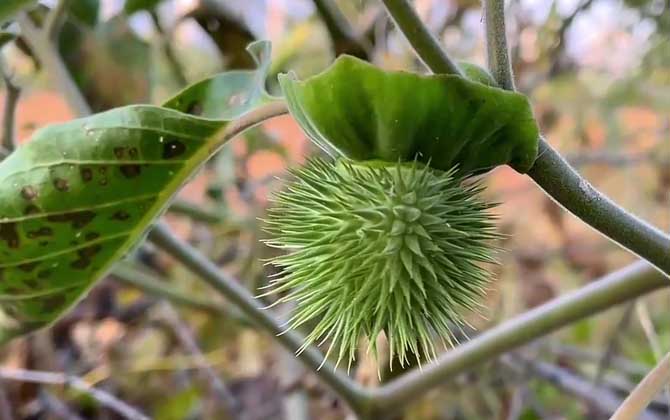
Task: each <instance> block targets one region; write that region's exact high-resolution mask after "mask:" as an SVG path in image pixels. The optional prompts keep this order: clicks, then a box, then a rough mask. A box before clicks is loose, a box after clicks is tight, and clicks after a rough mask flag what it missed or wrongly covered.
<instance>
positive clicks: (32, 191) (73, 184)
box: [0, 43, 272, 341]
mask: <svg viewBox="0 0 670 420" xmlns="http://www.w3.org/2000/svg"><path fill="white" fill-rule="evenodd" d="M250 51H251V52H252V53H253V54H254V55H255V57H257V58H258V59H262V58H267V57H268V56H269V44H267V43H256V44H254V45H252V46H250ZM266 69H267V64H265V63H262V65H261V66H260V67H259V69H258V70H256V71H252V70H249V71H247V72H245V73H243V74H241V73H239V72H235V73H232V74H231V73H222V74H220V75H218V76H216V77H214V78H212V79H210V80H209V81H206V82H201V83H207V84H208V86H210V87H211V88H212V89H215V88H222V87H225V89H226V92H227V95H228V96H226V95H218V96H217V97H218V98H220V99H221V100H223V101H224V102H226V103H227V102H229V101H228V99H230V98H233V97H244V98H245V100H244V101H243V104H242V103H238V102H237V100H236V101H234V102H235V106H233V107H231V108H230V109H228V108H219V111H221V114H220V115H217V114H216V113H215V112H212V111H211V110H210V109H208V106H209V105H210V102H207V101H204V102H202V105H201V107H203V108H202V112H203V114H206V115H208V116H210V117H212V118H202V117H197V116H192V115H188V114H186V113H184V112H181V111H179V110H178V109H170V107H173V106H174V105H175V104H177V103H181V101H182V96H177V97H176V98H174V99H173V100H172V101H170V104H171V105H170V107H157V106H151V105H135V106H128V107H123V108H117V109H113V110H111V111H107V112H104V113H101V114H97V115H94V116H91V117H88V118H83V119H78V120H74V121H71V122H68V123H64V124H58V125H52V126H49V127H46V128H44V129H42V130H40V131H38V132H37V133H36V134H35V136H34V138H33V139H32V141H30V142H29V143H28V144H26V145H25V146H22V147H20V148H19V149H18V150H16V151H15V152H14V153H13V154H12V155H11V156H10V157H9V158H7V159H6V160H5V161H3V162H2V163H1V164H0V198H1V199H0V258H1V259H0V308H1V309H2V313H1V315H0V341H3V340H7V339H9V338H11V337H14V336H16V335H19V334H24V333H27V332H30V331H32V330H35V329H37V328H40V327H42V326H45V325H47V324H49V323H50V322H52V321H54V320H55V319H56V318H57V317H58V316H59V315H60V314H62V313H63V312H64V311H65V310H67V309H68V308H69V307H71V306H72V305H73V304H75V302H76V301H77V300H78V299H79V298H80V297H81V296H82V295H83V294H84V293H85V292H86V291H87V290H88V289H89V288H90V287H91V286H92V284H93V283H94V282H95V281H96V280H97V279H99V278H100V277H101V276H103V275H104V274H105V273H106V272H107V270H108V269H109V268H110V266H111V265H112V264H113V263H114V262H115V261H116V260H117V259H119V258H121V257H122V256H123V255H124V254H126V253H127V252H128V251H129V250H130V248H131V247H132V246H133V245H135V244H136V243H137V242H138V241H139V240H140V239H141V238H142V237H143V235H144V234H145V232H146V231H147V229H148V227H149V226H150V224H151V222H152V221H153V220H155V219H156V217H158V216H159V215H160V214H161V212H162V211H163V210H164V209H165V207H166V206H167V204H168V203H169V200H170V199H171V198H172V197H173V195H174V194H175V193H176V192H177V190H179V188H180V187H181V186H182V185H183V184H184V182H186V180H187V179H188V178H189V177H191V176H193V174H194V172H195V171H196V170H197V169H198V168H199V167H200V166H201V165H202V164H203V162H205V161H206V160H207V159H208V158H209V156H210V155H211V154H212V153H214V152H215V151H216V150H217V149H218V148H219V146H221V136H220V135H218V134H219V133H220V130H221V129H222V128H223V127H224V126H225V125H226V122H227V121H229V120H231V119H234V118H237V117H239V116H241V115H242V114H244V113H246V112H248V111H250V110H252V109H254V108H256V107H258V106H259V105H261V104H264V103H267V102H268V101H270V100H272V98H271V97H269V96H268V95H267V94H266V93H265V91H264V90H263V89H262V88H259V86H258V84H259V83H261V86H262V82H263V79H264V77H263V76H264V74H265V71H266ZM199 92H200V93H201V94H203V97H206V96H207V94H209V92H207V91H206V90H202V91H199ZM183 95H184V96H183V99H184V101H183V102H184V103H186V101H188V102H189V103H192V102H193V101H197V98H196V97H195V96H194V95H193V92H192V91H191V90H188V89H187V90H186V91H185V92H184V93H183ZM177 108H178V107H177ZM214 117H216V118H214Z"/></svg>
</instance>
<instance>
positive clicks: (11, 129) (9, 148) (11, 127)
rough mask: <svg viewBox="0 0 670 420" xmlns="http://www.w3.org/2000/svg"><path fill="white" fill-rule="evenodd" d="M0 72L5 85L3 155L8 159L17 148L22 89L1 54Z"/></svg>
mask: <svg viewBox="0 0 670 420" xmlns="http://www.w3.org/2000/svg"><path fill="white" fill-rule="evenodd" d="M0 72H1V73H2V80H3V82H4V83H5V106H4V111H3V114H2V144H1V145H2V154H4V156H0V159H1V158H3V157H6V156H7V155H9V154H10V153H11V152H13V151H14V149H15V148H16V107H17V105H18V104H19V98H20V96H21V89H20V88H19V86H18V85H16V84H14V81H13V80H12V74H11V70H9V68H8V66H7V63H5V60H4V57H2V55H1V53H0Z"/></svg>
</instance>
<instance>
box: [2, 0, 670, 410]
mask: <svg viewBox="0 0 670 420" xmlns="http://www.w3.org/2000/svg"><path fill="white" fill-rule="evenodd" d="M415 6H416V7H417V9H418V11H419V13H420V14H421V16H422V17H423V19H424V20H425V22H426V23H427V24H428V26H429V27H430V28H431V30H432V31H434V33H436V34H437V35H438V36H439V38H440V39H441V40H442V41H443V43H444V45H445V46H446V47H447V49H448V50H449V51H451V52H453V55H454V56H456V58H458V59H460V60H466V61H471V62H474V63H478V64H481V65H483V64H485V63H484V61H485V60H484V56H485V52H484V48H483V36H482V30H483V29H482V25H481V9H480V5H479V2H477V1H475V0H445V1H443V0H416V1H415ZM51 7H54V2H49V1H44V2H42V3H41V5H40V6H39V7H38V8H37V9H35V10H33V11H32V12H31V17H32V19H34V20H35V21H40V20H41V19H43V17H44V16H45V12H46V11H47V9H48V8H51ZM507 9H508V22H509V23H508V25H509V26H508V32H509V34H508V35H509V39H510V42H511V48H512V59H513V66H514V69H515V72H516V78H517V83H518V88H519V89H520V90H521V91H522V92H524V93H525V94H527V95H528V96H529V97H530V98H531V100H532V102H533V105H534V109H535V113H536V116H537V118H538V120H539V122H540V124H541V127H542V130H543V132H544V133H545V135H546V136H547V138H548V139H549V141H550V142H551V143H552V144H554V145H555V146H556V147H557V148H558V149H559V150H560V151H561V152H562V153H564V154H565V155H566V156H567V157H568V158H569V159H570V160H571V162H572V163H573V164H574V165H576V166H577V167H578V168H579V170H580V171H581V172H582V173H583V174H584V175H585V176H586V177H587V178H588V179H589V180H590V181H591V182H593V184H594V185H595V186H596V187H598V188H599V189H601V190H602V191H604V192H605V193H607V194H608V195H610V196H611V197H612V198H613V199H614V200H615V201H617V202H618V203H620V204H621V205H623V206H624V207H625V208H627V209H628V210H630V211H632V212H633V213H635V214H637V215H639V216H640V217H643V218H645V219H646V220H649V221H650V222H651V223H653V224H655V225H656V226H659V227H661V228H663V229H665V230H667V229H670V2H669V1H668V0H510V1H508V2H507ZM2 33H3V34H4V35H2V36H0V42H2V44H3V45H4V47H2V48H3V49H2V56H3V62H4V64H5V66H4V67H5V70H6V71H7V72H8V73H10V74H11V76H12V80H14V83H15V84H17V85H19V86H20V87H21V89H22V96H21V101H20V102H19V105H18V114H17V124H18V125H17V129H18V131H19V136H20V138H21V140H22V141H26V140H28V139H29V137H30V134H31V133H32V132H33V131H34V130H35V129H36V128H39V127H41V126H44V125H46V124H48V123H52V122H57V121H65V120H68V119H71V118H72V116H73V112H72V110H70V109H68V107H67V105H66V104H65V101H64V99H63V97H62V94H61V93H60V92H59V91H58V89H57V86H53V85H50V83H49V80H48V79H49V78H48V75H47V74H45V72H44V71H41V69H42V66H41V64H40V62H39V60H37V59H36V58H35V57H34V56H33V55H32V52H31V51H30V48H29V47H28V44H27V43H26V42H25V41H24V40H23V39H22V38H21V36H20V34H19V31H18V30H17V28H16V27H15V26H13V25H5V26H4V28H3V31H2ZM17 35H18V38H15V37H16V36H17ZM256 39H270V40H272V42H273V48H274V51H273V64H272V75H273V77H271V78H270V79H269V80H268V82H267V83H268V87H269V89H270V90H271V91H274V92H275V93H276V92H277V83H276V78H275V77H274V76H275V75H276V74H277V73H279V72H283V71H288V70H294V71H295V72H297V73H298V75H300V76H301V77H305V76H308V75H311V74H315V73H317V72H319V71H321V70H322V69H324V68H325V67H326V66H327V65H328V64H329V63H330V62H331V61H332V60H333V59H334V57H336V56H337V55H339V54H343V53H347V54H352V55H356V56H358V57H362V58H364V59H367V60H369V61H371V62H373V63H375V64H377V65H379V66H382V67H385V68H390V69H408V70H414V71H420V72H421V71H424V69H423V68H422V66H421V64H420V63H419V62H418V61H417V60H416V58H415V57H414V55H413V53H412V51H411V50H410V49H409V48H408V45H407V43H406V42H405V40H404V38H403V37H402V35H401V34H399V33H398V32H397V31H395V30H394V28H393V24H392V22H390V21H389V19H388V17H387V16H386V15H385V14H384V13H383V10H382V8H381V5H380V4H379V2H377V1H374V0H339V1H334V0H314V1H311V0H247V1H244V2H242V1H236V0H163V1H161V0H126V1H125V2H124V1H123V0H73V1H70V3H69V6H68V9H67V13H66V21H65V24H64V26H63V30H62V32H61V34H60V36H59V39H58V48H59V50H60V53H61V54H62V56H63V59H64V60H65V62H66V65H67V67H68V69H69V70H70V71H71V72H72V74H73V76H74V78H75V80H76V83H77V84H78V85H79V86H80V88H81V89H82V91H83V92H84V94H85V97H86V99H87V100H88V101H89V102H90V104H91V106H92V108H93V109H94V110H96V111H102V110H105V109H109V108H111V107H116V106H121V105H125V104H132V103H147V102H149V103H156V104H157V103H161V102H162V101H163V100H164V99H166V98H167V97H169V96H170V95H171V94H173V93H174V92H176V91H177V90H179V89H180V88H182V87H183V86H185V85H186V84H188V83H193V82H195V81H197V80H199V79H201V78H203V77H205V76H207V75H210V74H212V73H215V72H219V71H224V70H229V69H241V68H250V67H252V66H253V62H251V61H250V59H249V56H248V55H247V53H246V52H245V50H244V48H245V46H246V45H247V44H248V43H249V42H251V41H253V40H256ZM315 152H316V151H315V149H314V147H312V146H311V145H310V144H308V143H307V141H306V140H305V138H304V136H303V134H302V133H301V132H300V130H299V129H298V128H297V126H296V125H295V124H294V123H293V122H292V120H291V119H290V117H282V118H278V119H275V120H272V121H269V122H267V123H265V124H263V125H262V126H261V127H259V128H256V129H253V130H250V131H248V132H247V133H246V134H245V135H244V138H240V139H238V140H236V141H234V142H232V143H230V144H228V145H227V146H226V147H225V148H224V149H223V150H222V151H221V153H219V154H218V155H217V156H216V157H215V158H214V159H213V160H212V161H211V162H210V163H209V164H208V166H207V167H206V168H205V169H204V170H203V172H202V173H201V174H199V175H198V176H197V177H195V178H194V179H193V180H192V181H191V182H190V184H189V185H188V186H187V187H186V188H185V189H184V191H183V192H182V193H181V195H180V197H179V199H178V200H177V201H176V202H175V203H174V205H173V206H172V208H171V209H170V212H169V213H168V214H167V216H166V217H167V220H168V221H169V223H170V224H171V225H172V227H173V228H174V229H175V230H176V231H177V232H178V233H179V235H180V236H182V237H184V238H187V239H189V240H190V241H191V242H192V243H193V244H194V245H196V246H197V247H198V248H199V249H200V251H202V252H203V253H205V254H206V255H208V256H209V257H210V258H212V259H213V260H214V261H215V262H216V263H217V264H218V265H219V266H220V267H221V269H222V270H225V271H226V272H228V273H230V274H232V275H234V276H235V277H236V278H238V279H239V281H240V282H242V283H243V284H244V285H245V286H247V287H248V288H249V289H250V290H252V291H255V290H256V289H257V288H258V287H259V286H262V285H264V284H265V283H266V281H267V280H266V279H267V278H268V276H269V275H271V274H273V269H272V267H268V266H265V265H264V261H265V260H266V259H267V258H268V257H270V256H271V255H272V253H273V252H275V251H273V250H271V249H269V248H267V247H266V246H265V245H263V244H262V242H260V241H259V240H260V239H262V238H263V237H264V233H263V232H262V228H261V227H262V223H261V222H260V221H259V218H262V217H263V215H264V212H265V209H266V207H267V205H268V194H269V193H270V192H271V191H273V190H276V189H278V188H280V187H281V181H280V180H278V177H281V176H284V174H285V168H286V167H288V166H293V165H297V164H300V163H301V162H302V161H304V159H305V157H306V156H308V155H310V154H311V153H315ZM485 182H486V184H488V185H489V187H490V188H488V190H487V192H486V194H487V195H488V196H489V197H488V198H490V199H491V200H496V201H499V202H502V203H503V204H502V205H500V207H499V208H498V210H497V212H498V214H499V216H500V219H499V225H500V229H501V230H502V231H503V232H504V233H506V234H508V235H509V237H508V239H506V240H505V243H504V244H503V246H504V248H505V249H506V251H505V252H503V253H501V254H500V260H501V264H500V266H498V267H497V268H496V272H497V277H496V279H495V280H494V281H493V283H492V285H491V292H490V293H489V295H488V298H487V301H486V302H484V304H485V306H486V307H487V311H486V312H487V313H486V315H487V317H486V319H482V318H477V317H472V318H471V319H470V322H471V323H472V325H473V326H474V327H476V328H477V330H479V331H481V330H485V329H487V328H488V327H490V326H492V325H495V324H497V323H499V322H501V321H502V320H505V319H507V318H509V317H512V316H514V315H515V314H519V313H521V312H523V311H525V310H527V309H529V308H532V307H534V306H537V305H540V304H542V303H544V302H547V301H548V300H550V299H552V298H553V297H555V296H558V295H560V294H562V293H565V292H567V291H569V290H572V289H575V288H578V287H580V286H583V285H585V284H587V283H589V282H590V281H592V280H593V279H595V278H597V277H599V276H602V275H603V274H605V273H607V272H609V271H612V270H614V269H616V268H618V267H621V266H623V265H625V264H627V263H628V262H630V261H632V260H633V257H632V256H631V255H630V254H628V253H627V252H625V251H624V250H622V249H620V248H618V247H617V246H615V245H613V244H612V243H609V242H608V241H607V240H605V239H604V238H602V237H601V236H599V235H598V234H597V233H595V232H593V231H591V230H590V229H589V228H587V227H585V225H584V224H582V223H580V222H579V221H578V220H577V219H575V218H573V217H572V216H569V215H566V214H565V212H564V211H563V210H562V209H560V208H559V207H558V206H557V205H556V204H555V203H554V202H553V201H551V200H550V199H549V198H547V197H545V196H544V195H543V193H542V192H540V191H539V190H538V189H537V188H535V187H534V185H533V184H532V182H531V181H530V180H529V179H528V178H525V177H522V176H520V175H518V174H516V173H515V172H513V171H512V170H510V169H507V168H500V169H497V170H495V171H494V172H493V173H491V174H488V175H486V176H485ZM669 298H670V294H669V292H668V291H667V290H666V291H659V292H656V293H654V294H653V295H650V296H648V297H645V298H641V299H638V300H637V301H635V302H632V303H629V304H624V305H622V306H621V307H617V308H613V309H611V310H610V311H608V312H606V313H603V314H602V315H599V316H596V317H593V318H591V319H588V320H585V321H581V322H578V323H575V324H574V325H572V326H571V327H568V328H564V329H563V330H561V331H559V332H558V333H555V334H551V335H550V336H548V337H546V338H543V339H541V340H538V341H536V342H534V343H533V344H531V345H528V346H526V347H524V348H522V349H521V350H519V351H518V352H517V355H520V356H521V357H526V358H527V360H528V363H526V364H523V366H521V365H519V364H518V363H516V362H514V360H512V359H510V358H507V357H503V358H501V359H500V360H492V361H490V362H489V363H488V364H487V365H486V366H483V367H482V368H479V369H476V370H473V371H472V372H470V373H469V374H467V375H462V376H460V377H459V378H458V379H457V380H455V381H452V382H451V383H448V384H445V385H444V386H442V387H440V388H438V389H435V390H433V391H431V392H430V393H428V394H427V395H426V396H425V397H423V398H421V399H419V400H417V401H416V402H415V403H414V404H412V406H410V407H408V408H407V410H406V411H405V412H404V413H403V414H402V415H403V416H404V417H405V418H408V419H480V418H481V419H489V418H490V419H494V418H495V419H598V418H607V409H606V407H605V408H604V407H603V406H602V403H601V402H599V398H598V395H599V393H602V392H611V393H614V394H615V395H618V396H619V397H621V398H623V397H625V395H627V394H628V392H629V391H630V390H631V389H632V387H633V386H634V384H636V383H637V382H638V381H639V380H640V379H641V378H642V376H643V375H644V374H645V372H646V371H647V370H648V369H649V368H650V367H651V366H653V365H654V364H655V362H656V360H657V359H658V358H659V357H660V356H661V355H662V354H664V353H665V352H667V351H668V350H669V349H670V329H668V328H667V326H668V325H669V322H670V312H668V304H669ZM287 310H289V308H279V309H278V310H277V311H278V314H281V313H285V312H286V311H287ZM469 334H470V335H475V334H477V332H476V331H475V330H473V331H471V332H469ZM464 339H465V338H464ZM380 340H381V344H382V345H383V337H382V338H380ZM0 356H1V357H2V365H3V366H6V367H20V368H25V369H39V370H53V371H62V372H67V373H69V374H73V375H77V376H80V377H82V378H83V379H85V380H87V381H89V382H90V383H92V384H95V385H96V386H99V387H100V388H102V389H105V390H107V391H109V392H112V393H113V394H114V395H116V396H118V397H120V398H121V399H123V400H124V401H126V402H128V403H129V404H131V405H133V406H135V407H138V408H140V409H141V410H142V411H144V412H145V413H148V414H149V415H151V416H152V417H153V418H156V419H166V420H167V419H201V418H204V419H219V418H240V419H281V418H285V419H298V420H299V419H309V418H314V419H340V418H345V417H346V416H347V413H346V411H345V409H344V408H343V406H342V404H341V403H340V402H338V401H337V399H336V398H335V396H334V395H333V394H332V393H330V392H329V391H328V390H327V389H326V388H324V387H323V386H322V385H321V384H319V382H318V379H317V378H316V377H315V376H314V375H313V374H312V373H310V372H306V371H305V370H304V369H303V368H302V367H301V365H300V364H299V363H298V362H297V361H296V360H295V359H294V357H293V356H292V355H291V354H286V353H285V352H283V351H282V350H281V349H280V348H279V347H278V346H277V345H276V344H275V343H273V340H272V337H269V336H267V335H265V334H263V333H261V332H258V331H256V330H255V329H254V328H253V327H252V326H251V325H249V324H248V323H247V322H246V321H245V319H244V318H243V317H242V316H241V315H240V314H239V313H238V312H237V311H236V310H235V308H234V307H232V306H231V305H230V304H228V303H226V302H224V301H221V300H219V299H216V295H215V294H213V293H211V291H210V290H208V289H207V287H206V286H204V285H203V284H202V283H200V282H198V281H196V279H195V278H194V277H193V275H192V274H190V273H189V272H187V271H186V270H185V269H184V268H182V267H180V266H179V265H177V264H175V263H174V262H173V261H171V260H170V259H168V258H166V257H164V256H163V255H161V254H159V253H157V252H155V250H153V249H152V248H151V247H150V246H149V245H146V246H144V247H142V248H140V249H139V250H138V251H137V252H136V254H135V255H134V257H133V258H132V259H130V260H128V261H126V262H123V263H122V264H121V265H120V266H119V268H118V269H117V270H115V271H114V274H113V275H110V276H109V278H108V279H106V280H105V281H103V282H101V283H100V284H99V285H98V286H97V287H96V288H95V289H94V290H93V291H92V292H91V293H90V295H89V296H88V297H87V298H86V299H85V300H84V301H83V302H82V303H81V304H79V305H78V306H77V307H76V308H75V309H74V310H73V311H72V312H71V313H70V314H69V315H67V316H66V317H65V318H64V319H62V320H61V321H59V322H58V323H57V324H56V325H55V326H54V327H53V328H51V329H49V330H46V331H41V332H40V333H38V334H35V335H32V336H30V337H28V338H24V339H21V340H17V341H14V342H13V343H11V345H9V346H7V347H6V348H4V349H2V350H1V351H0ZM353 374H354V375H355V377H356V378H357V380H359V381H360V382H362V383H364V384H366V385H367V386H376V385H378V384H379V382H380V379H379V378H378V376H377V366H376V364H375V362H374V361H373V360H371V359H370V358H369V357H368V356H367V355H365V354H361V356H360V358H359V361H358V363H357V366H356V369H355V371H354V373H353ZM400 374H402V372H401V371H399V370H397V369H396V370H394V371H393V373H392V374H390V373H389V372H384V374H383V375H382V379H381V380H386V379H388V378H389V377H390V376H397V375H400ZM1 385H2V386H1V387H0V389H2V392H0V406H2V407H0V408H2V410H0V412H2V414H3V415H8V413H11V415H12V416H13V417H9V418H21V419H55V418H85V419H88V418H91V419H113V418H116V417H115V415H114V414H113V413H112V412H110V411H108V410H106V409H104V408H103V407H100V406H99V405H98V404H96V403H95V401H92V400H90V399H89V398H87V397H85V396H82V395H81V394H77V393H76V392H74V391H72V390H68V389H63V388H58V387H48V386H38V385H34V384H27V383H21V382H4V383H2V384H1ZM222 390H227V391H228V392H224V391H222ZM228 394H230V395H232V397H233V399H234V401H235V406H236V409H235V410H233V411H234V412H225V410H224V407H225V404H224V403H223V402H222V401H224V400H225V398H226V395H228ZM669 404H670V399H669V398H668V397H667V396H664V395H662V396H659V398H657V400H656V401H654V403H653V405H652V409H653V413H655V414H656V415H658V418H663V416H664V415H665V416H667V414H664V413H668V408H669ZM399 416H400V414H399ZM666 418H667V417H666Z"/></svg>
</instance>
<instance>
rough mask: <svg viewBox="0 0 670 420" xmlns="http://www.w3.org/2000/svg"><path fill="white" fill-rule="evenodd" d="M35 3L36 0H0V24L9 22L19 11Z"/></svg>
mask: <svg viewBox="0 0 670 420" xmlns="http://www.w3.org/2000/svg"><path fill="white" fill-rule="evenodd" d="M35 3H37V1H36V0H2V1H0V23H4V22H5V21H7V20H9V18H11V17H12V16H13V15H14V14H15V13H17V12H18V11H19V10H21V9H23V8H25V7H28V6H30V5H32V4H35Z"/></svg>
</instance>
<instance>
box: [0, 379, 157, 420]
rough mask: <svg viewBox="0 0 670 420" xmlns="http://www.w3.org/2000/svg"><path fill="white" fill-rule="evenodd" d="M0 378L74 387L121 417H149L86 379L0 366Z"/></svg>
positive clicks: (132, 418) (145, 419)
mask: <svg viewBox="0 0 670 420" xmlns="http://www.w3.org/2000/svg"><path fill="white" fill-rule="evenodd" d="M0 378H2V379H5V380H13V381H22V382H32V383H37V384H49V385H61V386H64V387H69V388H72V389H76V390H77V391H79V392H82V393H84V394H87V395H89V396H90V397H91V398H93V399H94V400H95V401H97V402H98V403H99V404H100V405H102V406H104V407H107V408H108V409H110V410H112V411H114V412H116V413H117V414H119V415H121V416H122V418H125V419H130V420H149V417H147V416H145V415H144V414H142V413H141V412H140V411H139V410H137V409H136V408H134V407H131V406H129V405H128V404H126V403H125V402H123V401H121V400H119V399H118V398H116V397H115V396H113V395H112V394H110V393H108V392H106V391H103V390H102V389H98V388H95V387H92V386H90V385H89V384H88V383H86V381H84V380H83V379H81V378H79V377H77V376H71V375H66V374H63V373H56V372H44V371H38V370H25V369H13V368H5V367H0Z"/></svg>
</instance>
